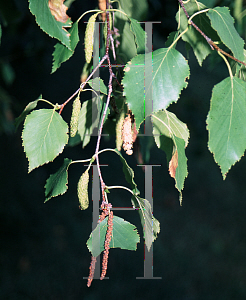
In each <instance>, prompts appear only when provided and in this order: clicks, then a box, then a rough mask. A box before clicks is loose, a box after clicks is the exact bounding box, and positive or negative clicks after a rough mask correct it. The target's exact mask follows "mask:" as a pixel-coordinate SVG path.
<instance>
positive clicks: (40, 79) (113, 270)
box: [0, 0, 246, 300]
mask: <svg viewBox="0 0 246 300" xmlns="http://www.w3.org/2000/svg"><path fill="white" fill-rule="evenodd" d="M177 2H178V1H153V0H152V1H149V5H150V6H149V15H148V20H152V21H155V20H156V21H161V24H156V25H154V30H153V39H154V48H155V49H156V48H159V47H164V42H165V40H166V37H167V36H168V34H169V33H170V32H171V31H173V30H175V29H176V26H177V25H176V23H175V19H174V18H175V13H176V11H177V8H178V5H177ZM224 2H226V1H224ZM8 3H9V8H10V14H9V16H10V17H11V16H12V17H13V15H14V13H16V17H15V18H12V17H11V18H10V19H9V20H8V21H9V22H8V26H2V30H3V33H2V40H1V47H0V64H1V66H2V64H3V63H8V64H10V66H11V68H12V70H13V73H14V76H15V77H14V81H13V82H12V83H10V84H7V83H6V81H4V80H3V78H2V77H1V89H2V90H4V91H5V93H7V96H5V97H3V94H2V93H1V94H0V95H1V97H2V99H0V103H1V110H2V112H6V111H7V112H8V114H7V116H8V120H7V121H8V122H7V125H6V124H5V127H4V130H2V132H1V135H0V299H11V300H13V299H18V300H19V299H23V300H24V299H52V300H53V299H88V300H89V299H99V297H100V298H101V299H106V298H107V299H171V300H172V299H182V300H187V299H189V300H190V299H245V298H246V262H245V253H246V237H245V234H246V218H245V216H246V214H245V212H246V203H245V193H246V191H245V166H246V161H245V158H244V157H243V158H242V159H241V161H240V162H239V163H237V164H236V165H235V166H233V167H232V169H231V171H230V172H229V174H228V176H227V179H226V180H225V181H223V179H222V175H221V173H220V169H219V167H218V166H217V165H216V163H215V162H214V160H213V155H212V154H211V153H210V152H209V150H208V148H207V139H208V134H207V131H206V122H205V121H206V116H207V113H208V110H209V100H210V97H211V90H212V87H213V85H215V84H217V83H219V82H220V81H221V80H222V79H223V78H225V77H226V76H228V71H227V69H226V67H225V66H224V65H223V64H222V63H219V64H218V65H215V66H213V65H211V60H210V59H207V60H206V61H205V62H204V64H203V67H202V68H200V67H199V65H198V63H197V61H196V59H195V58H194V56H193V54H192V52H191V51H190V53H189V57H188V56H187V53H186V51H185V48H184V45H183V43H182V42H179V45H178V49H179V50H180V51H181V52H182V53H183V55H184V56H185V57H186V58H189V65H190V69H191V76H190V79H189V85H188V88H187V89H186V90H184V91H183V92H182V95H181V99H180V100H179V101H178V104H173V105H171V107H170V110H171V111H173V112H175V113H176V114H177V116H178V118H179V119H180V120H182V121H183V122H185V123H187V125H188V128H189V129H190V142H189V145H188V148H187V150H186V155H187V157H188V170H189V175H188V178H187V179H186V181H185V188H184V191H183V206H180V205H179V201H178V192H177V191H176V189H175V188H174V180H173V179H172V178H170V176H169V174H168V171H167V167H166V159H165V155H163V153H162V152H161V151H159V150H158V149H157V148H154V149H152V150H151V153H150V154H151V155H150V162H149V163H150V164H153V165H155V164H158V165H159V164H161V165H162V166H161V167H153V199H154V215H155V217H156V218H157V219H158V220H159V221H160V223H161V232H160V234H159V237H158V239H157V240H156V242H155V244H154V251H153V253H154V256H153V274H154V276H156V277H162V279H155V280H154V279H153V280H137V279H136V277H142V276H143V275H144V251H143V241H142V231H141V225H140V221H139V217H138V214H137V213H136V212H127V211H120V212H117V213H116V214H117V215H119V216H121V217H123V218H125V219H126V220H127V221H129V222H132V223H133V224H135V225H136V226H137V228H138V231H139V233H140V235H141V243H140V244H139V245H138V250H137V251H136V252H134V251H133V252H131V251H126V250H120V249H111V250H110V254H109V264H108V272H107V276H108V277H109V279H107V280H104V281H100V280H94V281H93V283H92V286H91V287H90V288H87V287H86V280H85V279H83V277H86V276H88V268H89V264H90V254H89V251H88V249H87V247H86V241H87V239H88V236H89V234H90V232H91V221H92V208H91V207H92V205H90V208H89V209H88V210H87V211H80V210H79V208H78V200H77V195H76V185H77V181H78V179H79V176H80V175H81V173H82V172H83V170H84V167H82V166H81V165H76V166H75V165H73V166H71V167H70V168H69V178H68V179H69V189H68V191H67V193H66V194H65V195H63V196H60V197H56V198H52V199H51V200H50V201H48V202H47V203H46V204H44V203H43V202H44V185H45V181H46V179H47V178H48V176H49V174H51V173H54V172H55V171H56V170H57V169H58V168H59V166H60V165H61V163H62V161H63V158H64V157H69V158H72V159H81V158H87V157H90V156H91V154H92V153H94V152H93V151H94V149H95V142H96V141H95V138H93V139H92V141H91V143H90V144H89V145H88V146H87V147H86V148H85V149H84V150H83V151H82V150H81V147H80V146H76V147H74V148H66V149H65V150H64V153H63V154H62V155H61V157H58V158H57V159H56V160H55V161H54V163H53V164H48V165H45V166H42V167H40V168H38V169H35V170H34V171H32V172H31V173H30V174H28V173H27V165H28V161H27V159H26V157H25V153H24V151H23V147H22V142H21V128H19V129H18V130H17V132H14V131H13V119H14V118H15V117H17V116H18V115H19V114H20V113H21V111H22V110H23V109H24V107H25V106H26V105H27V103H28V102H30V101H33V100H35V99H36V98H37V97H38V96H39V95H40V94H41V93H42V95H43V97H44V98H45V99H49V100H50V101H52V102H53V103H56V102H58V103H62V102H64V101H65V100H66V99H67V98H68V97H69V96H70V95H71V94H72V93H73V92H74V91H75V90H76V89H77V87H78V85H79V83H80V82H79V80H80V74H81V71H82V67H83V64H84V53H83V42H80V44H79V45H78V47H77V48H76V52H75V55H74V56H73V57H72V58H71V59H70V61H69V62H68V63H65V64H63V65H62V67H61V68H60V69H59V70H58V71H57V72H56V73H54V74H52V75H51V74H50V71H51V65H52V52H53V46H54V44H55V41H54V40H52V39H51V38H49V37H48V36H47V35H46V34H45V33H44V32H42V31H41V30H40V29H39V27H38V26H37V24H36V23H35V20H34V17H33V16H32V15H31V14H30V12H29V10H28V3H27V1H24V0H21V1H8ZM96 4H97V3H96V1H79V0H77V1H75V2H74V3H73V4H72V6H71V8H70V10H69V15H70V16H71V17H72V19H73V20H76V19H77V18H78V17H79V15H80V14H81V13H82V12H83V11H86V10H88V9H93V8H94V7H95V6H96ZM1 6H2V7H0V8H1V9H3V5H2V4H1ZM6 6H7V5H6ZM2 24H3V20H2ZM84 28H85V25H84V24H83V23H81V25H80V29H81V32H82V34H83V30H84ZM81 41H83V37H81ZM213 57H215V56H213ZM6 97H7V99H9V102H7V104H6V103H5V102H6V101H5V100H6ZM3 103H5V104H6V105H7V106H6V105H3ZM6 107H7V108H6ZM41 107H43V106H42V105H40V104H39V106H38V108H41ZM70 112H71V111H69V108H68V109H67V111H64V117H65V119H66V118H67V116H69V114H70ZM66 114H67V115H66ZM114 145H115V144H114V140H113V139H112V140H109V141H108V140H103V141H102V144H101V149H102V148H104V147H115V146H114ZM127 159H128V162H129V165H130V166H131V167H132V168H134V170H135V178H136V180H135V181H136V182H137V183H138V187H139V189H140V190H141V193H142V196H144V173H143V171H142V169H141V168H140V167H137V166H136V164H137V161H136V159H135V158H134V157H130V158H129V157H127ZM100 162H101V164H107V165H108V166H107V167H106V166H105V167H103V168H102V172H103V175H104V176H105V181H106V182H109V183H110V185H111V184H112V185H113V184H118V185H121V184H122V185H123V184H124V183H125V181H124V178H123V176H122V169H121V165H120V163H119V161H118V158H116V156H115V155H112V154H111V153H109V154H104V155H102V156H101V161H100ZM90 190H91V185H90ZM110 197H111V198H110V199H111V202H112V203H113V205H115V206H130V197H129V194H128V193H127V192H117V193H116V192H112V193H111V195H110Z"/></svg>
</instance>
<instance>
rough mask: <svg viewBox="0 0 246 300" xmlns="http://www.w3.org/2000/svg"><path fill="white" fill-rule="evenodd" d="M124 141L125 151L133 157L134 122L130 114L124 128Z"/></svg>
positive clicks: (125, 120)
mask: <svg viewBox="0 0 246 300" xmlns="http://www.w3.org/2000/svg"><path fill="white" fill-rule="evenodd" d="M121 133H122V140H123V149H124V150H125V151H126V154H128V155H132V153H133V151H132V146H133V145H132V144H133V136H132V121H131V116H130V114H128V115H127V116H126V117H125V119H124V123H123V126H122V131H121Z"/></svg>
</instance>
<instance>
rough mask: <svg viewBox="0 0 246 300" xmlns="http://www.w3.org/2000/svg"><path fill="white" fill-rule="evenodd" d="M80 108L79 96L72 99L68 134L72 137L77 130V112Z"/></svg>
mask: <svg viewBox="0 0 246 300" xmlns="http://www.w3.org/2000/svg"><path fill="white" fill-rule="evenodd" d="M80 109H81V102H80V99H79V96H78V97H77V98H76V99H75V100H74V101H73V109H72V116H71V121H70V135H71V137H74V136H75V135H76V132H77V130H78V123H79V113H80Z"/></svg>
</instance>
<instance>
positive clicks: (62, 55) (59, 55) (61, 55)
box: [51, 22, 79, 73]
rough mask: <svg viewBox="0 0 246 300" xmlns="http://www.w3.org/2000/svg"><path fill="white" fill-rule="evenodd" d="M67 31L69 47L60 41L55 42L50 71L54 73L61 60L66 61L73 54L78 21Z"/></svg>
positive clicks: (76, 41)
mask: <svg viewBox="0 0 246 300" xmlns="http://www.w3.org/2000/svg"><path fill="white" fill-rule="evenodd" d="M68 32H69V34H70V39H71V49H69V48H67V47H66V46H64V45H63V44H61V43H57V44H56V45H55V51H54V52H53V54H52V55H53V65H52V71H51V73H54V72H55V71H56V70H57V69H58V68H59V67H60V66H61V64H62V63H63V62H65V61H67V60H68V59H69V58H70V57H71V56H72V55H73V54H74V50H75V48H76V46H77V44H78V42H79V34H78V22H75V23H74V24H73V26H72V28H70V29H69V30H68Z"/></svg>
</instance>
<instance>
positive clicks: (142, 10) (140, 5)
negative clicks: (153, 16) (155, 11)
mask: <svg viewBox="0 0 246 300" xmlns="http://www.w3.org/2000/svg"><path fill="white" fill-rule="evenodd" d="M120 5H121V7H122V9H123V11H124V12H125V13H126V14H127V15H128V16H129V17H130V18H133V19H136V20H138V21H143V20H145V18H146V16H147V14H148V2H147V0H141V1H139V0H121V1H120Z"/></svg>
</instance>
